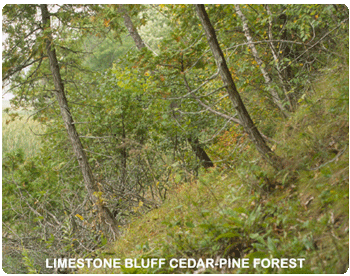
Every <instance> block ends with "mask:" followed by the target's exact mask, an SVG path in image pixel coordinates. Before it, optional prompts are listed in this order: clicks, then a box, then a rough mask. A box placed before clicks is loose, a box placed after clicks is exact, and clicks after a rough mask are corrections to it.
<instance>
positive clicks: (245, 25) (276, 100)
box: [235, 4, 289, 117]
mask: <svg viewBox="0 0 350 276" xmlns="http://www.w3.org/2000/svg"><path fill="white" fill-rule="evenodd" d="M235 9H236V12H237V14H238V16H239V17H240V18H241V20H242V24H243V31H244V35H245V37H246V39H247V41H248V46H249V48H250V50H251V51H252V54H253V56H254V59H255V61H256V63H257V64H258V65H259V68H260V71H261V73H262V75H263V77H264V80H265V84H266V85H267V88H268V90H269V92H270V94H271V97H272V101H273V102H274V103H275V105H276V106H277V107H278V108H279V109H280V111H281V113H282V114H283V115H284V116H285V117H289V114H288V111H287V110H286V108H285V107H284V106H283V104H282V101H281V99H280V97H279V95H278V93H277V91H276V90H275V88H273V87H272V78H271V76H270V74H269V73H268V72H267V71H266V70H265V66H264V64H263V61H262V59H261V58H260V56H259V53H258V51H257V50H256V48H255V45H254V41H253V38H252V36H251V35H250V30H249V27H248V22H247V18H246V17H245V16H244V14H243V13H242V11H241V9H240V7H239V5H238V4H235Z"/></svg>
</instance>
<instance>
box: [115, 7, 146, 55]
mask: <svg viewBox="0 0 350 276" xmlns="http://www.w3.org/2000/svg"><path fill="white" fill-rule="evenodd" d="M118 10H119V12H120V13H121V14H122V16H123V18H124V24H125V27H126V28H127V29H128V32H129V34H130V36H131V37H132V39H133V40H134V42H135V44H136V47H137V49H139V51H141V49H142V48H144V47H146V45H145V43H144V42H143V40H142V38H141V36H140V35H139V33H138V32H137V30H136V28H135V26H134V23H132V21H131V18H130V16H129V15H128V13H127V11H126V10H125V9H124V7H123V5H118Z"/></svg>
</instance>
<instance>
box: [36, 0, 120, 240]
mask: <svg viewBox="0 0 350 276" xmlns="http://www.w3.org/2000/svg"><path fill="white" fill-rule="evenodd" d="M40 8H41V16H42V23H43V28H44V32H45V33H46V36H45V43H46V52H47V56H48V58H49V62H50V69H51V74H52V77H53V82H54V86H55V94H56V98H57V102H58V104H59V107H60V110H61V116H62V119H63V122H64V124H65V127H66V129H67V132H68V136H69V139H70V141H71V144H72V147H73V151H74V154H75V156H76V158H77V159H78V163H79V166H80V170H81V172H82V174H83V178H84V183H85V187H86V190H87V192H88V194H89V197H90V199H91V201H92V202H93V203H94V206H95V208H97V210H98V212H99V215H100V218H101V220H102V222H103V224H104V226H108V227H109V228H110V230H111V231H112V233H113V235H114V238H115V237H116V236H117V234H118V225H117V222H116V220H115V218H114V217H113V215H112V214H111V212H110V211H109V209H108V208H107V207H105V206H104V204H103V202H102V200H101V199H100V198H98V192H99V188H98V185H97V183H96V182H95V179H94V177H93V174H92V171H91V168H90V165H89V163H88V159H87V157H86V154H85V152H84V149H83V145H82V144H81V141H80V138H79V135H78V133H77V130H76V129H75V125H74V121H73V118H72V115H71V113H70V111H69V107H68V102H67V98H66V95H65V91H64V86H63V82H62V79H61V73H60V69H59V65H58V61H57V56H56V51H55V48H54V45H53V39H52V34H51V31H50V13H49V11H48V8H47V5H46V4H41V5H40Z"/></svg>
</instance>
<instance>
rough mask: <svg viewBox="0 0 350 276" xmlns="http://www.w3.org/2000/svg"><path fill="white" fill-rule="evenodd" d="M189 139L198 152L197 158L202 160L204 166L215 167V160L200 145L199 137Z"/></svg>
mask: <svg viewBox="0 0 350 276" xmlns="http://www.w3.org/2000/svg"><path fill="white" fill-rule="evenodd" d="M187 141H188V142H189V143H190V145H191V147H192V150H193V151H194V153H195V154H196V156H197V158H198V159H199V160H200V162H201V164H202V165H203V167H204V168H206V169H208V168H211V167H214V164H213V162H212V161H211V159H210V157H209V156H208V154H207V153H206V151H205V150H204V149H203V148H202V147H201V146H200V144H199V140H198V138H195V139H194V140H192V137H189V138H187Z"/></svg>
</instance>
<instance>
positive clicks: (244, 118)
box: [195, 4, 282, 169]
mask: <svg viewBox="0 0 350 276" xmlns="http://www.w3.org/2000/svg"><path fill="white" fill-rule="evenodd" d="M195 6H196V10H197V15H198V17H199V19H200V21H201V23H202V25H203V28H204V31H205V33H206V36H207V40H208V43H209V46H210V49H211V51H212V53H213V56H214V58H215V61H216V65H217V67H218V69H219V73H220V76H221V79H222V81H223V83H224V85H225V86H226V90H227V92H228V95H229V97H230V100H231V102H232V103H233V106H234V108H235V109H236V110H237V114H238V117H239V121H240V122H241V123H242V126H243V128H244V130H245V132H246V133H247V134H248V135H249V137H250V139H251V140H252V141H253V142H254V144H255V146H256V148H257V150H258V151H259V152H260V154H261V155H262V156H263V157H264V158H266V159H267V160H268V161H270V162H271V164H272V165H273V166H274V167H275V168H277V169H279V168H282V164H281V162H280V160H279V158H278V157H277V156H276V155H275V154H274V153H273V152H272V151H271V149H270V148H269V147H268V146H267V144H266V143H265V140H264V139H263V137H262V136H261V134H260V132H259V130H258V129H257V127H256V126H255V124H254V123H253V120H252V119H251V117H250V115H249V113H248V111H247V109H246V108H245V106H244V104H243V102H242V99H241V97H240V95H239V93H238V91H237V88H236V85H235V83H234V82H233V79H232V76H231V73H230V71H229V69H228V67H227V64H226V60H225V57H224V55H223V53H222V50H221V48H220V46H219V43H218V40H217V38H216V33H215V30H214V28H213V26H212V24H211V22H210V20H209V17H208V14H207V12H206V11H205V7H204V5H203V4H200V5H195Z"/></svg>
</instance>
